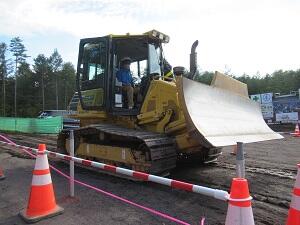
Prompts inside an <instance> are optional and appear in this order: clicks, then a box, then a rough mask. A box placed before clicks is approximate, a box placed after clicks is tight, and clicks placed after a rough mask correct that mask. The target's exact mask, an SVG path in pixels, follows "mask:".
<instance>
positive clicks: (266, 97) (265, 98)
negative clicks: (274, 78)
mask: <svg viewBox="0 0 300 225" xmlns="http://www.w3.org/2000/svg"><path fill="white" fill-rule="evenodd" d="M272 97H273V93H264V94H261V95H260V99H261V103H262V104H266V103H271V102H272Z"/></svg>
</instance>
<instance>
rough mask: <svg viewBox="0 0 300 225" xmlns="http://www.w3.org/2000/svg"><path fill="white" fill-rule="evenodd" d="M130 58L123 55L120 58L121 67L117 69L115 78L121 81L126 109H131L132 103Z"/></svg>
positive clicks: (132, 90)
mask: <svg viewBox="0 0 300 225" xmlns="http://www.w3.org/2000/svg"><path fill="white" fill-rule="evenodd" d="M130 64H131V59H130V58H129V57H124V58H123V59H121V68H120V69H119V70H118V71H117V74H116V76H117V79H118V81H119V82H122V89H123V90H124V91H125V92H126V96H127V103H128V109H132V108H133V106H134V103H133V92H134V89H133V79H132V74H131V71H130Z"/></svg>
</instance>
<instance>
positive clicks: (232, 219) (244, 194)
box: [225, 178, 254, 225]
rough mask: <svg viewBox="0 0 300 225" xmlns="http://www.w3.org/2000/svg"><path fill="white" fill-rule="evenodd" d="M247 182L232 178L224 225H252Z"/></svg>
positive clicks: (242, 179)
mask: <svg viewBox="0 0 300 225" xmlns="http://www.w3.org/2000/svg"><path fill="white" fill-rule="evenodd" d="M251 199H252V197H251V196H250V194H249V189H248V181H247V180H246V179H244V178H233V180H232V183H231V190H230V197H229V203H228V210H227V215H226V222H225V225H241V224H243V225H254V219H253V212H252V207H251Z"/></svg>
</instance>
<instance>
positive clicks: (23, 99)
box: [0, 37, 75, 117]
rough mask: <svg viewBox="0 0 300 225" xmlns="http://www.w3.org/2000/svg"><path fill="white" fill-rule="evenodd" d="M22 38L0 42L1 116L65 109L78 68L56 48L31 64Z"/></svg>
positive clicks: (31, 115) (34, 114)
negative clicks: (64, 58) (66, 60)
mask: <svg viewBox="0 0 300 225" xmlns="http://www.w3.org/2000/svg"><path fill="white" fill-rule="evenodd" d="M29 57H30V56H28V55H27V49H26V47H25V45H24V44H23V40H22V39H21V38H19V37H15V38H12V39H11V41H10V43H9V44H6V43H4V42H0V82H1V95H0V96H1V99H0V116H19V117H36V116H37V115H38V113H39V112H40V111H44V110H47V109H51V110H60V109H66V108H67V105H68V103H69V101H70V99H71V97H72V95H73V94H74V90H75V68H74V66H73V64H72V63H70V62H64V61H63V59H62V56H61V55H60V54H59V53H58V51H57V49H54V51H53V53H52V54H51V55H50V56H45V55H44V54H39V55H38V56H36V57H35V58H33V64H32V65H30V64H29V63H28V58H29Z"/></svg>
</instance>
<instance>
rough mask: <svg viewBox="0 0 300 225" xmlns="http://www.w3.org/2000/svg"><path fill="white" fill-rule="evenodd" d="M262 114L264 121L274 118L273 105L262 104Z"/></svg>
mask: <svg viewBox="0 0 300 225" xmlns="http://www.w3.org/2000/svg"><path fill="white" fill-rule="evenodd" d="M261 113H262V114H263V117H264V119H270V118H273V113H274V110H273V104H272V103H267V104H261Z"/></svg>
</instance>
